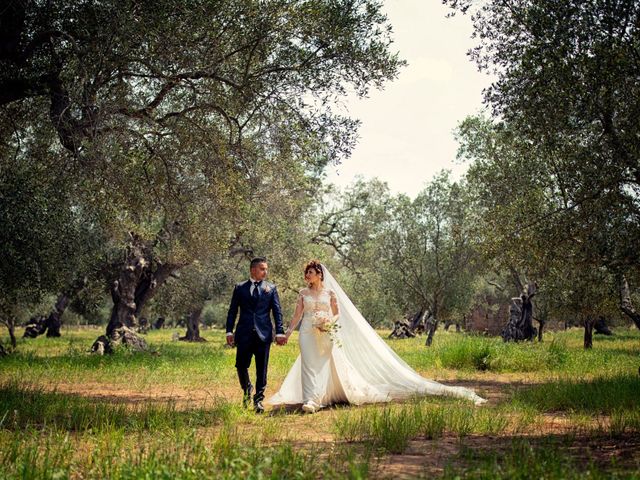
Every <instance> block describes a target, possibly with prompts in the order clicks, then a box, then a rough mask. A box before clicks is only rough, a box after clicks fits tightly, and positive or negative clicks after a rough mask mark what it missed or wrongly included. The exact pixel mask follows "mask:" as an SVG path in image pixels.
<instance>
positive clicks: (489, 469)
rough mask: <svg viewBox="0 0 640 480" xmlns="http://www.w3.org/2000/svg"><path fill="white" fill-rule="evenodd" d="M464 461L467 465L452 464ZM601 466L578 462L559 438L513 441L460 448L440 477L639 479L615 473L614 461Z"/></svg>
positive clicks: (450, 479) (590, 462)
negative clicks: (494, 447)
mask: <svg viewBox="0 0 640 480" xmlns="http://www.w3.org/2000/svg"><path fill="white" fill-rule="evenodd" d="M454 463H458V464H467V466H466V467H460V466H453V465H454ZM609 467H610V468H603V467H602V466H597V465H595V464H594V463H593V462H592V461H586V462H585V461H584V460H583V461H577V460H576V459H575V458H574V457H572V456H571V455H570V454H569V453H568V451H567V448H566V447H565V445H564V444H563V443H562V442H559V441H545V442H541V443H537V444H533V445H532V444H531V443H530V442H529V441H526V440H516V441H514V442H513V443H511V445H509V446H508V447H507V448H504V449H500V450H497V451H491V450H484V451H478V450H477V449H476V450H471V449H463V451H462V452H461V454H460V455H459V456H457V457H456V459H455V461H452V462H451V463H450V465H449V466H448V467H447V468H446V469H445V472H444V475H443V477H442V478H444V479H447V480H454V479H459V478H467V479H489V478H491V479H505V480H506V479H509V480H511V479H514V480H518V479H522V480H529V479H531V478H540V479H545V480H556V479H557V480H565V479H566V480H577V479H596V480H599V479H603V480H604V479H618V478H620V479H622V478H625V479H638V478H640V474H639V473H638V472H637V471H631V472H629V471H627V472H616V471H615V464H612V465H610V466H609Z"/></svg>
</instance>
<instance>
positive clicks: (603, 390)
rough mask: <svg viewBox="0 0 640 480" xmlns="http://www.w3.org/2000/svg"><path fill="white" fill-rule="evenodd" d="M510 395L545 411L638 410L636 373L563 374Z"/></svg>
mask: <svg viewBox="0 0 640 480" xmlns="http://www.w3.org/2000/svg"><path fill="white" fill-rule="evenodd" d="M513 399H514V400H515V401H517V402H520V403H522V404H524V405H530V406H533V407H535V408H536V409H538V410H540V411H546V412H554V411H563V412H588V413H590V414H598V413H603V414H610V413H612V412H613V411H614V410H619V409H634V408H636V409H639V411H640V376H638V375H637V374H636V375H631V374H627V375H618V376H612V377H598V378H595V379H591V380H578V379H569V378H563V379H558V380H556V381H553V382H549V383H544V384H540V385H535V386H532V387H529V388H526V389H523V390H520V391H518V392H516V393H515V394H514V396H513Z"/></svg>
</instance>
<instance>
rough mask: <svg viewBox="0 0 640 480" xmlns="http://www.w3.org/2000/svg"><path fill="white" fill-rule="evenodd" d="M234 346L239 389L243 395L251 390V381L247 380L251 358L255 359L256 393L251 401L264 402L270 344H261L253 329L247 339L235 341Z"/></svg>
mask: <svg viewBox="0 0 640 480" xmlns="http://www.w3.org/2000/svg"><path fill="white" fill-rule="evenodd" d="M238 340H240V341H238ZM236 345H237V348H236V368H237V369H238V378H239V379H240V387H241V388H242V390H243V391H244V392H245V394H247V393H248V392H249V391H250V389H251V388H250V387H251V381H250V380H249V367H250V366H251V358H252V357H255V358H256V393H255V395H254V396H253V401H254V403H255V402H260V401H262V400H264V392H265V390H266V388H267V365H268V363H269V349H270V348H271V343H270V342H263V341H262V340H261V339H260V337H259V336H258V333H257V332H256V331H255V329H254V330H252V331H251V334H250V335H249V337H248V338H243V339H237V340H236Z"/></svg>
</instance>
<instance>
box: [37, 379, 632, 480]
mask: <svg viewBox="0 0 640 480" xmlns="http://www.w3.org/2000/svg"><path fill="white" fill-rule="evenodd" d="M445 381H446V380H445ZM455 383H456V385H463V386H465V387H469V388H473V389H475V390H476V391H480V392H482V394H483V396H485V398H487V400H488V401H489V403H488V404H489V405H491V404H494V405H495V404H497V403H499V402H500V401H501V400H502V399H504V398H505V397H507V396H508V395H509V394H510V393H511V392H512V391H513V389H517V388H523V387H526V386H527V385H530V384H531V383H529V382H526V383H525V382H522V381H514V379H513V378H510V376H507V375H502V376H501V375H495V376H492V377H491V378H488V379H486V378H485V379H482V380H468V381H463V380H456V381H455ZM47 390H51V391H57V392H60V393H65V394H72V395H80V396H82V397H86V398H91V399H96V400H101V401H112V402H117V403H119V404H120V403H124V404H125V405H130V406H131V407H132V408H135V407H136V406H141V405H143V404H149V403H158V404H163V403H167V402H171V403H172V404H173V405H175V408H177V409H180V410H182V409H189V408H198V407H205V408H206V407H207V406H210V405H213V404H215V403H216V401H218V400H219V399H221V398H224V399H226V400H230V399H231V400H233V399H235V400H237V401H238V403H239V402H240V401H241V395H240V391H239V389H237V388H232V387H219V386H217V387H216V388H215V389H205V388H200V389H184V388H175V387H173V386H154V387H151V388H145V389H144V390H135V389H131V388H127V387H125V386H123V385H109V384H105V383H97V382H96V383H91V382H85V383H82V384H74V383H58V384H56V385H50V386H49V388H47ZM276 390H277V386H275V387H274V389H273V391H276ZM350 408H359V407H350ZM480 408H482V407H480ZM337 413H338V410H337V409H335V408H328V409H326V410H322V411H320V412H319V413H317V414H315V415H312V416H310V415H305V414H303V413H302V412H301V411H300V410H299V409H297V408H288V409H286V410H285V411H282V410H268V411H267V414H266V417H267V418H269V419H271V421H273V422H275V423H279V421H280V419H283V420H284V419H285V418H286V422H284V424H283V428H278V429H277V430H278V431H277V436H276V438H274V442H277V441H282V440H283V439H287V440H290V441H292V442H294V443H295V444H297V445H298V446H300V447H301V448H304V449H310V450H315V449H317V448H318V446H322V447H321V448H320V450H319V451H325V452H326V451H330V450H331V447H330V446H332V445H335V438H334V433H333V431H332V425H333V421H334V419H335V417H336V415H337ZM284 415H286V417H284ZM593 422H594V426H597V425H601V426H602V425H606V424H607V422H608V419H607V418H606V417H598V418H595V419H594V420H593ZM259 428H260V427H259V426H258V425H252V424H246V425H239V429H240V431H241V432H243V433H246V434H249V435H251V436H254V435H255V434H260V432H255V430H256V429H259ZM517 437H518V438H525V439H527V440H528V441H529V442H531V444H533V445H535V444H536V443H542V442H545V441H548V440H552V439H554V438H556V439H558V441H561V440H562V442H563V445H564V446H565V448H568V450H569V451H570V452H571V454H572V457H574V458H576V459H578V460H579V461H580V462H582V461H584V462H585V464H587V463H589V462H593V463H595V464H596V465H602V466H603V467H606V466H610V465H611V460H612V459H615V462H616V464H617V465H618V466H620V467H624V466H627V467H629V468H632V469H633V468H634V467H637V466H638V465H640V438H636V437H637V435H635V436H634V435H626V436H622V437H616V438H609V437H606V436H597V437H594V436H590V435H589V434H588V433H585V434H580V433H576V427H575V425H574V424H573V422H572V421H571V419H570V418H568V417H567V416H566V415H562V414H545V415H543V416H542V420H541V422H539V423H538V424H537V425H536V427H535V429H532V431H531V433H530V434H521V433H520V434H518V435H517ZM514 438H515V436H514V435H500V436H477V435H471V436H467V437H465V438H464V441H463V442H461V441H460V439H459V438H458V437H456V436H455V435H445V436H444V437H442V438H439V439H436V440H428V439H424V438H418V439H414V440H412V441H410V443H409V446H408V448H407V449H406V450H405V452H404V453H403V454H400V455H386V456H383V457H381V458H378V459H377V460H376V461H375V462H376V463H375V464H372V465H371V473H372V474H373V476H374V477H377V478H394V479H404V478H415V477H430V476H438V475H440V474H442V473H443V471H444V470H445V468H446V466H447V464H448V463H450V462H451V459H452V458H457V459H458V460H457V461H456V463H457V465H456V466H457V467H460V464H459V458H460V457H459V456H458V454H459V453H460V451H461V448H465V449H471V450H474V451H478V452H483V451H486V452H493V453H494V454H495V453H498V454H499V452H501V451H506V450H507V449H508V448H509V447H510V446H511V445H512V443H513V441H514ZM264 439H265V440H266V441H267V442H268V441H269V438H268V437H266V438H264ZM567 442H568V443H567ZM352 447H353V448H358V446H357V445H352Z"/></svg>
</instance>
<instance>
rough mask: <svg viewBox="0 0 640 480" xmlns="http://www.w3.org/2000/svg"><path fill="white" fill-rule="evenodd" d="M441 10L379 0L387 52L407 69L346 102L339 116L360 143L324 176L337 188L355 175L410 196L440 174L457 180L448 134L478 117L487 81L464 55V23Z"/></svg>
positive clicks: (427, 2) (422, 0)
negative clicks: (388, 37) (351, 123)
mask: <svg viewBox="0 0 640 480" xmlns="http://www.w3.org/2000/svg"><path fill="white" fill-rule="evenodd" d="M449 11H450V10H449V8H448V7H446V6H444V5H442V3H441V2H440V0H385V2H384V12H385V13H386V14H387V16H388V18H389V21H390V23H391V25H392V26H393V38H394V43H393V44H392V46H391V49H392V51H397V52H399V54H400V57H401V58H403V59H404V60H406V61H407V62H408V63H409V64H408V66H406V67H404V68H403V69H402V70H401V72H400V75H399V77H398V78H397V79H396V80H395V81H393V82H388V83H387V84H386V86H385V88H384V90H381V91H379V90H372V91H371V92H370V94H369V97H368V98H365V99H358V98H357V97H355V96H353V97H349V98H348V99H347V101H346V102H345V109H346V112H343V113H348V114H349V116H350V117H352V118H358V119H360V121H361V122H362V125H361V127H360V130H359V137H360V138H359V141H358V144H357V146H356V147H355V149H354V151H353V152H352V155H351V157H349V158H347V159H345V160H343V161H342V163H341V164H339V165H337V166H330V167H329V168H328V169H327V174H328V175H327V180H328V182H330V183H334V184H336V185H338V186H340V187H345V186H347V185H349V184H351V183H352V182H353V181H354V179H355V178H356V176H358V175H361V176H363V177H364V178H366V179H368V178H373V177H378V178H379V179H381V180H384V181H386V182H387V183H388V184H389V187H390V189H391V191H392V192H393V193H405V194H407V195H409V196H410V197H415V195H416V194H417V193H418V192H419V191H421V190H422V189H423V188H424V186H425V184H426V183H427V182H428V181H429V180H430V179H431V178H432V177H433V176H434V175H435V174H436V173H437V172H439V171H440V170H442V169H447V170H451V171H452V172H453V175H454V177H456V178H458V177H459V176H460V175H462V174H463V173H464V171H465V170H466V168H467V166H466V165H465V164H463V163H461V162H459V161H458V160H456V151H457V143H456V141H455V138H454V135H453V132H454V130H455V128H456V126H457V125H458V123H459V122H460V121H462V120H463V119H464V118H465V117H466V116H467V115H472V114H476V113H479V112H480V111H482V109H483V105H482V90H483V88H485V87H488V86H489V84H490V82H491V77H489V76H487V75H486V74H485V73H480V72H478V70H477V68H476V65H475V64H474V63H473V62H472V61H471V60H470V59H469V57H468V56H467V55H466V52H467V51H468V50H469V49H470V48H471V47H472V46H474V45H475V43H474V40H473V39H471V32H472V28H471V20H470V18H469V17H468V16H463V15H460V14H458V15H456V16H455V17H453V18H446V15H447V13H448V12H449Z"/></svg>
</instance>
